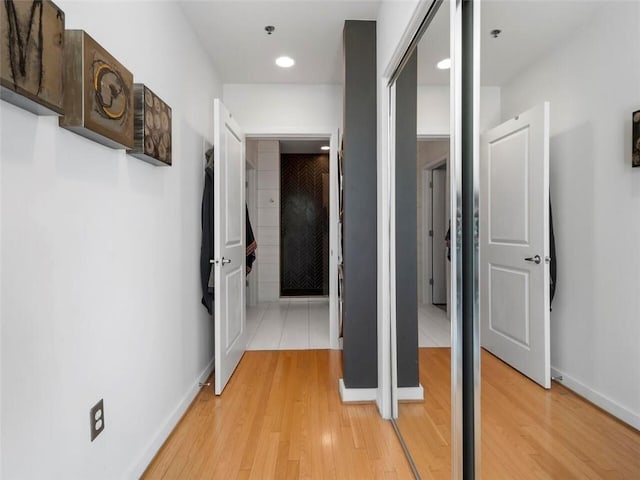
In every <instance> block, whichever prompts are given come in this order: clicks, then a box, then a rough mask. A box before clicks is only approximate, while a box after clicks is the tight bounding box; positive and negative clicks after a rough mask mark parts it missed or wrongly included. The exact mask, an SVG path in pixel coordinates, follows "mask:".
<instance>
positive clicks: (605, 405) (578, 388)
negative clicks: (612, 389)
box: [551, 367, 640, 430]
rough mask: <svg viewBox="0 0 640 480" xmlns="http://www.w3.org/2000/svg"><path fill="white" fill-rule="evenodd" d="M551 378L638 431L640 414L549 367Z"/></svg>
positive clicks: (639, 428)
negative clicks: (560, 378)
mask: <svg viewBox="0 0 640 480" xmlns="http://www.w3.org/2000/svg"><path fill="white" fill-rule="evenodd" d="M551 376H552V377H554V378H556V381H557V382H558V383H560V384H562V385H564V386H565V387H567V388H568V389H569V390H572V391H573V392H575V393H577V394H578V395H580V396H581V397H584V398H586V399H587V400H589V401H590V402H591V403H593V404H594V405H597V406H598V407H600V408H601V409H603V410H604V411H605V412H607V413H610V414H611V415H613V416H614V417H616V418H617V419H619V420H622V421H623V422H624V423H627V424H629V425H631V426H632V427H633V428H635V429H637V430H640V414H638V413H636V412H632V411H631V410H629V409H628V408H626V407H623V406H622V405H620V404H619V403H617V402H616V401H614V400H612V399H610V398H608V397H606V396H605V395H603V394H601V393H600V392H597V391H595V390H594V389H592V388H591V387H589V386H587V385H585V384H584V383H581V382H580V381H579V380H576V379H575V378H572V377H570V376H569V375H567V374H566V373H564V372H562V371H560V370H558V369H557V368H553V367H551ZM558 377H562V380H557V378H558Z"/></svg>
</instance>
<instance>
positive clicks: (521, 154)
mask: <svg viewBox="0 0 640 480" xmlns="http://www.w3.org/2000/svg"><path fill="white" fill-rule="evenodd" d="M481 149H482V155H481V163H480V314H481V317H480V324H481V345H482V346H483V347H484V348H486V349H487V350H489V351H490V352H491V353H493V354H494V355H496V356H497V357H499V358H501V359H502V360H503V361H505V362H506V363H508V364H509V365H511V366H512V367H514V368H516V369H517V370H519V371H520V372H522V373H523V374H525V375H526V376H528V377H529V378H531V379H532V380H534V381H536V382H537V383H539V384H540V385H542V386H543V387H545V388H550V387H551V370H550V346H549V104H548V103H544V104H543V105H540V106H538V107H535V108H533V109H531V110H528V111H527V112H525V113H523V114H521V115H518V116H517V117H515V118H513V119H511V120H509V121H507V122H505V123H503V124H502V125H500V126H498V127H496V128H494V129H492V130H491V131H489V132H488V133H486V134H485V135H484V136H483V138H482V142H481Z"/></svg>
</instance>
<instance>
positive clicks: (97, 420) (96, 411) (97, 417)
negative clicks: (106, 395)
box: [89, 399, 104, 442]
mask: <svg viewBox="0 0 640 480" xmlns="http://www.w3.org/2000/svg"><path fill="white" fill-rule="evenodd" d="M89 424H90V426H91V441H92V442H93V441H94V440H95V439H96V437H97V436H98V435H100V434H101V433H102V430H104V401H103V400H102V399H100V401H99V402H98V403H96V404H95V405H94V406H93V407H91V410H90V411H89Z"/></svg>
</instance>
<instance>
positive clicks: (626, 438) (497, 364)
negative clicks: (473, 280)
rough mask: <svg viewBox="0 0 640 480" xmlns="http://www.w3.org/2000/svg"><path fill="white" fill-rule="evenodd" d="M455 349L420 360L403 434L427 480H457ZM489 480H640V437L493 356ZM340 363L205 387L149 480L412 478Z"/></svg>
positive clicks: (485, 387)
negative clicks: (419, 395) (418, 396)
mask: <svg viewBox="0 0 640 480" xmlns="http://www.w3.org/2000/svg"><path fill="white" fill-rule="evenodd" d="M449 351H450V350H449V349H448V348H426V349H420V380H421V383H422V385H423V386H424V387H425V402H424V403H408V404H402V405H400V418H399V420H398V423H399V425H400V428H401V430H402V433H403V435H404V437H405V440H406V441H407V444H408V445H409V448H410V449H411V451H412V454H413V457H414V459H415V461H416V464H417V465H418V467H419V470H420V471H421V473H422V478H423V479H425V480H426V479H447V480H448V479H449V478H451V477H450V476H451V467H450V461H451V457H450V434H451V426H450V413H449V412H450V383H449V376H450V374H449V365H450V363H449ZM482 362H483V363H482V374H483V378H482V466H481V468H482V474H483V475H482V478H483V479H485V480H494V479H498V480H499V479H510V480H512V479H518V480H520V479H536V480H537V479H562V480H564V479H622V478H627V479H634V480H637V479H640V433H639V432H638V431H636V430H633V429H632V428H630V427H627V426H625V425H623V424H622V423H620V422H618V421H617V420H615V419H614V418H612V417H611V416H609V415H607V414H606V413H604V412H602V411H601V410H599V409H598V408H596V407H594V406H593V405H591V404H590V403H588V402H586V401H584V400H583V399H581V398H579V397H577V396H576V395H574V394H573V393H571V392H570V391H569V390H567V389H565V388H564V387H562V386H560V385H556V384H554V385H553V388H552V389H551V390H550V391H544V390H543V389H541V388H540V387H538V386H537V385H536V384H534V383H533V382H531V381H529V380H527V379H526V378H525V377H523V376H522V375H520V374H519V373H518V372H516V371H514V370H513V369H511V368H509V367H508V366H506V365H505V364H503V363H502V362H501V361H500V360H498V359H496V358H495V357H493V356H492V355H490V354H488V353H486V352H483V356H482ZM340 377H341V356H340V352H337V351H329V350H306V351H272V352H266V351H256V352H247V353H246V354H245V356H244V358H243V359H242V361H241V362H240V365H239V366H238V370H237V371H236V373H235V374H234V375H233V377H232V379H231V381H230V383H229V385H228V386H227V389H226V390H225V392H224V394H223V395H222V396H221V397H217V398H216V397H215V396H214V395H213V394H212V392H211V388H205V389H203V391H202V392H201V393H200V394H199V395H198V397H197V398H196V400H195V401H194V403H193V405H192V406H191V408H190V409H189V411H188V412H187V414H186V415H185V417H184V418H183V419H182V421H181V422H180V424H179V425H178V426H177V427H176V429H175V430H174V432H173V433H172V435H171V437H170V438H169V439H168V440H167V442H166V443H165V445H164V446H163V448H162V449H161V450H160V452H159V453H158V455H157V456H156V458H155V459H154V461H153V462H152V464H151V465H150V466H149V468H148V469H147V472H146V473H145V475H144V476H143V478H145V479H188V480H192V479H193V480H196V479H205V478H206V479H240V478H241V479H244V478H255V479H271V478H273V479H297V478H314V479H330V478H344V479H370V478H371V479H373V478H395V479H411V478H413V476H412V474H411V471H410V469H409V465H408V463H407V461H406V459H405V457H404V455H403V453H402V450H401V448H400V444H399V442H398V440H397V438H396V437H395V434H394V432H393V429H392V427H391V425H390V423H389V422H386V421H384V420H382V419H380V417H379V416H378V413H377V410H376V407H375V406H374V405H372V404H363V405H343V404H341V402H340V398H339V395H338V388H337V385H338V378H340Z"/></svg>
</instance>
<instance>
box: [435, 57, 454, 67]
mask: <svg viewBox="0 0 640 480" xmlns="http://www.w3.org/2000/svg"><path fill="white" fill-rule="evenodd" d="M436 67H438V68H439V69H440V70H448V69H450V68H451V59H450V58H445V59H444V60H440V61H439V62H438V63H437V65H436Z"/></svg>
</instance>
